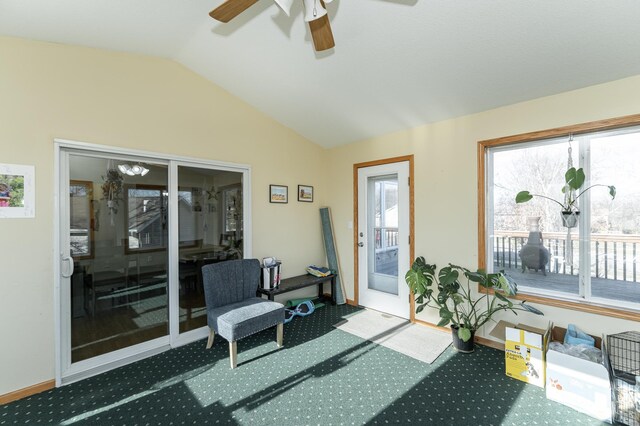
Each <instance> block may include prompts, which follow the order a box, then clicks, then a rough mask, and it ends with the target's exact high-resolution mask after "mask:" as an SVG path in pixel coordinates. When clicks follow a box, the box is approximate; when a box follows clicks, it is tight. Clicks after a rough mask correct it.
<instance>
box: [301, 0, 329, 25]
mask: <svg viewBox="0 0 640 426" xmlns="http://www.w3.org/2000/svg"><path fill="white" fill-rule="evenodd" d="M303 1H304V20H305V21H306V22H311V21H315V20H316V19H320V18H322V17H323V16H325V15H326V14H327V9H325V8H324V7H323V6H322V2H321V1H320V0H303Z"/></svg>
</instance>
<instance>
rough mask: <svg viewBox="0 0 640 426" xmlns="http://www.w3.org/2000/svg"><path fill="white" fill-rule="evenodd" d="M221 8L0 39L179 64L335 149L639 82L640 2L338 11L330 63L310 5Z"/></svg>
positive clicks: (3, 0) (59, 9) (40, 0)
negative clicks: (228, 11)
mask: <svg viewBox="0 0 640 426" xmlns="http://www.w3.org/2000/svg"><path fill="white" fill-rule="evenodd" d="M221 3H222V0H55V1H52V0H0V35H7V36H16V37H24V38H29V39H36V40H44V41H51V42H57V43H66V44H73V45H83V46H90V47H97V48H104V49H110V50H118V51H127V52H135V53H142V54H148V55H156V56H161V57H166V58H170V59H173V60H175V61H178V62H180V63H182V64H183V65H185V66H186V67H188V68H190V69H192V70H193V71H195V72H196V73H199V74H201V75H202V76H204V77H206V78H207V79H209V80H211V81H212V82H214V83H216V84H217V85H219V86H221V87H223V88H225V89H226V90H228V91H229V92H231V93H233V94H234V95H236V96H238V97H239V98H241V99H243V100H245V101H246V102H248V103H249V104H251V105H253V106H255V107H256V108H257V109H259V110H261V111H263V112H264V113H266V114H267V115H269V116H271V117H273V118H274V119H275V120H277V121H279V122H281V123H283V124H284V125H286V126H288V127H290V128H292V129H294V130H295V131H297V132H298V133H300V134H301V135H303V136H305V137H306V138H308V139H309V140H311V141H314V142H316V143H318V144H320V145H323V146H326V147H331V146H336V145H340V144H344V143H349V142H353V141H357V140H360V139H365V138H368V137H372V136H377V135H381V134H384V133H388V132H392V131H396V130H400V129H405V128H410V127H414V126H418V125H420V124H424V123H428V122H434V121H439V120H443V119H447V118H452V117H457V116H461V115H465V114H470V113H474V112H479V111H483V110H487V109H490V108H494V107H498V106H502V105H508V104H512V103H515V102H520V101H524V100H528V99H533V98H538V97H542V96H547V95H552V94H555V93H560V92H564V91H568V90H572V89H577V88H581V87H586V86H590V85H594V84H598V83H602V82H606V81H611V80H616V79H620V78H624V77H628V76H632V75H638V74H640V31H639V30H638V26H639V24H640V2H639V1H637V0H616V1H615V2H612V1H606V2H605V1H587V0H563V1H558V0H536V1H525V0H455V1H452V0H335V1H333V2H332V3H330V4H328V5H327V9H328V11H329V16H330V20H331V26H332V28H333V33H334V37H335V40H336V47H335V48H334V49H331V50H329V51H325V52H320V53H317V52H315V51H314V49H313V45H312V42H311V37H310V34H309V30H308V27H307V25H306V24H305V23H304V22H303V16H302V14H303V8H302V0H296V3H295V4H294V6H293V12H292V16H291V17H287V16H286V15H285V14H284V13H283V12H282V11H281V10H280V9H279V8H278V7H277V6H276V5H275V3H274V2H273V1H272V0H259V1H258V2H257V3H256V4H255V5H253V6H252V7H250V8H249V9H248V10H247V11H245V12H244V13H242V14H241V15H239V16H238V17H237V18H236V19H234V20H232V21H231V22H230V23H228V24H222V23H219V22H217V21H214V20H212V19H211V18H210V17H209V16H208V13H209V11H210V10H211V9H213V8H215V7H217V6H219V5H220V4H221ZM0 61H1V58H0Z"/></svg>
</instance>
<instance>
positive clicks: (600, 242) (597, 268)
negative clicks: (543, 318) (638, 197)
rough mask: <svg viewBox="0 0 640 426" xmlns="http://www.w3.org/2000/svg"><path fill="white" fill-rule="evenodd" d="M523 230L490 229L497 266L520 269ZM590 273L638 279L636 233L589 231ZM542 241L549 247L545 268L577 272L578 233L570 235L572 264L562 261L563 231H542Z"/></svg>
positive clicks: (638, 242) (639, 244)
mask: <svg viewBox="0 0 640 426" xmlns="http://www.w3.org/2000/svg"><path fill="white" fill-rule="evenodd" d="M528 237H529V233H528V232H526V231H494V235H493V253H494V256H493V261H494V266H495V267H496V268H499V269H511V268H515V269H518V268H522V261H521V260H520V256H519V252H520V250H521V249H522V246H524V245H525V244H526V243H527V239H528ZM590 240H591V242H590V244H591V276H592V277H597V278H604V279H612V280H621V281H630V282H640V274H638V271H637V269H638V268H637V265H638V263H639V262H638V260H639V259H638V255H639V254H640V253H639V250H640V235H627V234H591V238H590ZM542 243H543V244H544V246H545V247H546V248H547V249H548V250H549V263H548V264H547V266H546V268H545V269H546V271H547V272H550V273H557V274H568V275H578V266H577V265H578V258H579V236H578V235H576V231H574V233H572V235H571V245H572V249H573V262H571V263H572V265H567V263H566V262H565V259H566V253H567V241H566V233H561V232H543V233H542Z"/></svg>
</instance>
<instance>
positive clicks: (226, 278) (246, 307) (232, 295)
mask: <svg viewBox="0 0 640 426" xmlns="http://www.w3.org/2000/svg"><path fill="white" fill-rule="evenodd" d="M202 282H203V285H204V295H205V300H206V303H207V323H208V325H209V340H208V341H207V349H209V348H211V346H212V345H213V339H214V337H215V334H216V333H218V334H219V335H221V336H222V337H224V338H225V339H227V340H228V341H229V357H230V361H231V368H235V367H236V365H237V361H238V356H237V354H238V349H237V345H236V342H237V341H238V340H239V339H242V338H243V337H247V336H249V335H251V334H254V333H257V332H259V331H262V330H264V329H267V328H269V327H273V326H277V333H276V335H277V338H276V339H277V340H276V341H277V343H278V347H282V334H283V324H284V306H283V305H282V304H281V303H277V302H270V301H268V300H264V299H261V298H258V297H256V290H257V289H258V285H259V284H260V262H259V261H258V260H257V259H242V260H230V261H227V262H221V263H213V264H211V265H206V266H203V267H202Z"/></svg>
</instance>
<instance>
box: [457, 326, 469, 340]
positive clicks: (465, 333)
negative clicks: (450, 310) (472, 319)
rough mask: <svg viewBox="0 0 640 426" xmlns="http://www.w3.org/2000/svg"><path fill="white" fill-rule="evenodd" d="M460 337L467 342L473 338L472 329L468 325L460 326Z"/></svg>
mask: <svg viewBox="0 0 640 426" xmlns="http://www.w3.org/2000/svg"><path fill="white" fill-rule="evenodd" d="M458 337H459V338H460V339H461V340H462V341H463V342H467V341H469V339H471V330H469V329H468V328H466V327H460V328H459V329H458Z"/></svg>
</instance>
